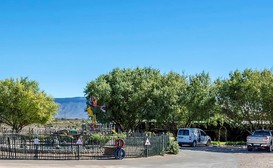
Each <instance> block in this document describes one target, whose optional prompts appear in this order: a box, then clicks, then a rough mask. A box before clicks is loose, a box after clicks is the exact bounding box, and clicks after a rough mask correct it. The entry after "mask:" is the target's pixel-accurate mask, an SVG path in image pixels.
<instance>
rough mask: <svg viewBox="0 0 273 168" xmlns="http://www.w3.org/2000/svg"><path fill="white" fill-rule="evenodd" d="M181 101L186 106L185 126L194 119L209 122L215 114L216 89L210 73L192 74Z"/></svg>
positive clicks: (189, 124)
mask: <svg viewBox="0 0 273 168" xmlns="http://www.w3.org/2000/svg"><path fill="white" fill-rule="evenodd" d="M181 102H182V104H184V105H185V106H186V109H187V115H186V117H185V126H186V127H189V126H191V125H192V124H193V121H195V122H197V121H201V122H203V123H204V122H207V121H208V120H209V119H210V118H211V117H213V115H214V108H215V90H214V88H213V84H212V82H211V79H210V76H209V74H208V73H205V72H202V73H200V74H196V75H194V76H190V77H189V80H188V86H187V89H186V90H185V92H184V93H183V94H182V97H181Z"/></svg>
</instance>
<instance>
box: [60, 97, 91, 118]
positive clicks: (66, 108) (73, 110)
mask: <svg viewBox="0 0 273 168" xmlns="http://www.w3.org/2000/svg"><path fill="white" fill-rule="evenodd" d="M55 102H56V103H58V104H59V113H58V114H57V115H56V116H55V118H65V119H75V118H78V119H86V118H88V115H87V113H86V112H85V109H86V99H85V97H73V98H55Z"/></svg>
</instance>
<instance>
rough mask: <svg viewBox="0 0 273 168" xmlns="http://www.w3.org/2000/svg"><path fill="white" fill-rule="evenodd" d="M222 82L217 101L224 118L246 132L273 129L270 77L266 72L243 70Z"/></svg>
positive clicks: (272, 91)
mask: <svg viewBox="0 0 273 168" xmlns="http://www.w3.org/2000/svg"><path fill="white" fill-rule="evenodd" d="M229 77H230V78H229V79H227V80H224V81H223V82H222V86H221V89H220V90H219V95H218V97H217V98H218V102H219V104H220V106H221V109H222V112H223V114H224V115H226V116H228V117H229V119H230V121H231V122H233V123H234V125H236V126H241V127H242V126H243V127H246V128H248V130H249V131H252V130H253V129H257V128H266V127H272V112H273V106H272V102H273V96H272V95H273V85H272V82H273V75H272V73H271V72H270V71H269V70H263V71H257V70H251V69H245V70H244V71H243V72H240V71H238V70H236V71H235V72H233V73H230V76H229Z"/></svg>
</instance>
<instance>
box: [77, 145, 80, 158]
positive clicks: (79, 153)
mask: <svg viewBox="0 0 273 168" xmlns="http://www.w3.org/2000/svg"><path fill="white" fill-rule="evenodd" d="M77 146H78V150H77V152H78V160H80V145H77Z"/></svg>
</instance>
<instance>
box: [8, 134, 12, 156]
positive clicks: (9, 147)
mask: <svg viewBox="0 0 273 168" xmlns="http://www.w3.org/2000/svg"><path fill="white" fill-rule="evenodd" d="M8 146H9V159H10V153H11V146H10V138H9V137H8Z"/></svg>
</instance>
